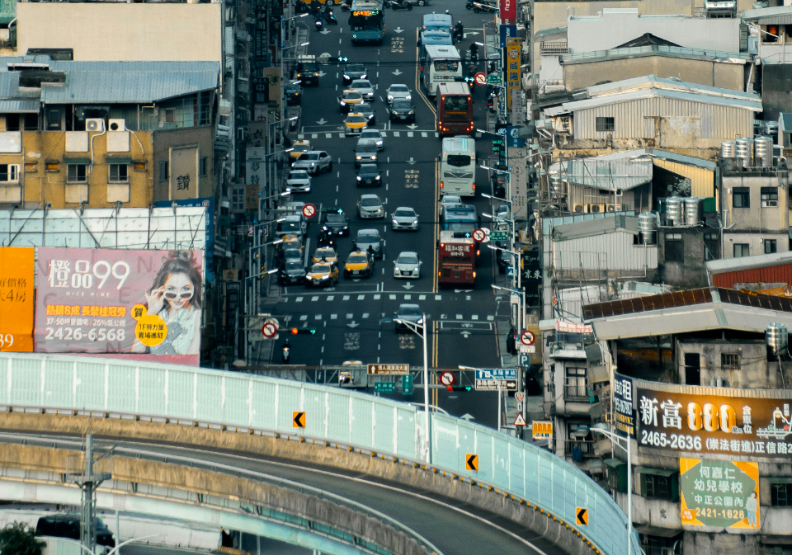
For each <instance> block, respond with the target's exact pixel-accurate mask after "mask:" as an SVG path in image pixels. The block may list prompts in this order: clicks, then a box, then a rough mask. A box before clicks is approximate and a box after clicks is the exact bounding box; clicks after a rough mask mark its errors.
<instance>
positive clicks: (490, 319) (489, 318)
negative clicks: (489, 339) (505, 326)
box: [487, 316, 495, 322]
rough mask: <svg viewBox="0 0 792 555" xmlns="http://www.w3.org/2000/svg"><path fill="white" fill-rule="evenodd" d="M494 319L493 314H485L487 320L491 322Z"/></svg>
mask: <svg viewBox="0 0 792 555" xmlns="http://www.w3.org/2000/svg"><path fill="white" fill-rule="evenodd" d="M494 319H495V316H487V320H489V321H490V322H492V321H493V320H494Z"/></svg>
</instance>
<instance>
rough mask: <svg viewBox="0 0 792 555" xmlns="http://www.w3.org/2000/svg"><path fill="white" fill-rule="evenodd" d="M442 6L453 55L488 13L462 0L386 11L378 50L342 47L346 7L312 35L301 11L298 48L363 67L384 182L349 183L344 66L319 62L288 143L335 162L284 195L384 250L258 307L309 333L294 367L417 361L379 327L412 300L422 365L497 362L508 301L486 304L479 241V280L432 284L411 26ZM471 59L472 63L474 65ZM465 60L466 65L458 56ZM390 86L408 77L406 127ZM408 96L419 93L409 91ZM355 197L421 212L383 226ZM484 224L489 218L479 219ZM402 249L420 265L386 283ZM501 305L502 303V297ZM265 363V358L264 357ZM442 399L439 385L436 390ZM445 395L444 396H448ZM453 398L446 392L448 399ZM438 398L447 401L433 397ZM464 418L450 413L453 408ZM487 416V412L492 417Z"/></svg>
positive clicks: (342, 249)
mask: <svg viewBox="0 0 792 555" xmlns="http://www.w3.org/2000/svg"><path fill="white" fill-rule="evenodd" d="M446 10H448V11H449V12H450V13H451V14H452V16H453V18H454V22H456V21H460V20H461V21H462V23H463V25H464V27H465V39H464V40H463V41H461V42H460V43H458V44H457V47H458V48H459V50H460V53H461V54H463V56H464V52H465V51H466V50H467V49H468V48H469V46H470V44H471V42H473V41H474V40H475V41H479V42H480V41H482V39H483V32H482V26H483V23H484V20H485V18H486V17H488V16H486V15H482V14H474V13H473V12H472V11H468V10H465V8H464V5H463V4H462V3H459V2H452V1H449V0H436V1H435V2H433V3H432V5H430V6H425V7H422V8H419V7H416V8H415V9H413V10H411V11H406V10H399V11H393V10H385V12H386V13H385V15H386V20H385V21H386V36H385V41H384V43H383V44H382V46H378V45H359V46H352V45H351V42H350V36H349V26H348V25H347V21H346V20H347V19H348V12H344V11H342V10H341V9H340V8H339V7H337V6H336V8H335V10H334V11H335V12H336V16H337V17H338V19H339V25H337V26H335V25H332V26H328V25H325V28H324V30H323V31H322V32H317V31H316V30H314V29H313V28H312V27H313V22H314V20H313V18H311V17H308V18H304V19H302V20H300V21H301V23H305V24H306V25H308V26H309V27H311V30H310V46H309V47H308V49H307V50H308V53H309V54H313V55H316V56H317V57H318V56H320V55H322V54H325V55H330V56H344V57H347V58H348V59H349V62H350V63H362V64H364V65H365V66H366V68H367V70H368V78H369V80H370V81H371V82H372V84H373V86H374V87H375V94H376V100H375V101H374V102H373V107H374V110H375V113H376V128H377V129H380V130H381V131H382V132H383V134H384V136H385V148H384V150H383V151H382V152H380V154H379V159H380V163H379V166H380V170H381V173H382V186H381V187H379V188H375V189H368V188H367V189H359V188H358V187H357V186H356V181H355V169H354V163H353V162H354V148H355V144H356V142H357V139H356V138H345V137H344V134H343V119H344V117H345V116H344V115H343V114H341V112H340V109H339V103H338V101H337V97H339V96H340V95H341V92H342V91H343V90H344V88H345V87H344V85H343V82H342V77H343V64H341V65H335V64H330V65H326V66H322V74H320V79H319V86H318V87H308V88H305V89H304V95H303V100H302V115H301V121H300V123H301V126H300V129H299V134H298V135H292V136H291V137H290V138H291V139H307V140H309V141H311V144H312V146H313V148H314V149H318V150H325V151H327V152H328V153H329V154H330V155H331V156H332V158H333V169H332V171H331V172H329V173H324V174H321V175H319V176H316V177H315V178H314V183H313V189H312V191H311V192H310V193H308V194H295V195H294V199H293V200H297V201H304V202H310V203H313V204H315V205H316V206H317V207H319V206H321V207H322V208H325V209H326V208H341V209H343V210H344V212H345V213H346V214H347V216H348V217H349V219H350V232H351V233H350V235H351V236H354V235H355V234H356V232H357V230H358V229H363V228H374V229H377V230H378V231H379V232H380V234H381V236H382V238H383V243H384V257H383V259H382V260H378V261H377V262H376V268H375V273H374V276H373V277H372V278H370V279H361V280H348V279H344V278H343V277H341V280H340V281H339V283H338V285H336V286H335V287H332V288H329V289H323V290H322V289H306V288H305V287H304V286H290V287H286V288H283V289H282V291H281V295H280V298H279V300H278V302H277V303H276V304H274V305H273V304H269V305H268V306H266V310H267V311H268V312H271V313H272V314H273V315H277V316H278V318H279V320H280V321H281V322H282V324H281V325H282V326H283V325H285V326H288V327H294V326H296V327H310V328H314V329H316V330H317V331H316V335H297V336H290V338H289V340H290V343H291V345H292V353H291V354H292V357H291V363H292V364H308V365H339V364H341V363H342V362H344V361H349V360H356V361H362V362H363V363H376V362H382V363H409V364H410V365H412V366H421V365H422V364H423V344H422V341H421V338H420V337H418V336H416V335H415V334H413V333H399V334H397V333H395V331H394V324H393V323H382V324H381V323H380V320H381V319H382V318H383V317H386V318H387V317H393V314H394V312H395V311H396V310H397V309H398V307H399V305H400V304H401V303H417V304H419V305H420V306H421V308H422V309H423V311H424V312H425V313H426V314H427V317H428V318H427V319H428V331H429V343H428V358H429V365H430V367H433V368H452V369H456V368H457V366H458V365H460V364H464V365H467V366H478V367H500V366H501V362H500V355H501V353H500V350H499V347H498V341H497V333H498V332H499V333H500V334H501V335H502V334H504V333H505V332H506V331H507V329H508V325H509V324H508V319H507V314H508V305H503V306H500V309H498V304H499V303H497V302H496V297H495V296H494V295H493V290H492V288H491V287H490V285H491V283H493V280H494V276H495V274H496V273H497V270H496V269H494V266H493V258H492V256H491V254H490V253H491V251H490V250H489V249H487V248H482V249H481V251H482V252H481V257H480V264H479V267H478V268H477V281H476V285H475V287H474V288H471V289H454V288H450V289H447V288H443V287H439V286H438V283H437V269H436V245H437V241H438V238H439V225H438V223H439V222H438V212H437V207H438V200H439V191H438V179H437V173H438V168H439V161H438V160H439V156H440V153H441V140H440V138H439V137H438V135H437V133H436V131H435V129H436V114H435V108H434V105H433V102H432V99H430V98H427V97H426V96H425V95H424V93H423V92H422V91H421V90H420V88H419V87H418V74H419V71H420V69H419V68H420V61H419V57H418V48H417V46H416V45H417V32H418V27H419V26H420V24H421V19H422V16H423V15H424V14H425V13H431V12H437V13H443V12H445V11H446ZM480 64H481V63H480ZM463 65H464V67H467V66H466V64H464V63H463ZM394 83H401V84H406V85H408V86H409V87H410V89H411V90H412V93H413V99H414V100H415V104H416V122H415V124H414V125H413V124H404V123H400V124H396V123H394V124H391V123H389V122H388V114H387V112H386V106H387V103H386V98H385V97H386V95H385V91H386V89H387V88H388V87H389V86H390V85H391V84H394ZM416 93H418V94H416ZM473 94H474V107H475V121H476V126H477V128H482V127H484V126H485V125H486V110H487V107H486V99H485V92H484V90H483V88H482V87H477V90H475V91H474V93H473ZM489 151H491V142H490V141H486V140H485V138H478V139H477V157H478V158H479V160H482V159H483V158H484V157H486V156H487V154H488V152H489ZM476 183H477V192H479V193H480V192H486V193H491V190H490V185H489V177H488V175H487V172H486V170H481V169H478V170H477V173H476ZM363 193H374V194H377V195H379V196H380V198H381V199H382V200H383V202H384V203H385V209H386V212H387V214H388V215H390V214H391V213H392V212H393V211H394V210H395V209H396V208H397V207H400V206H409V207H412V208H414V209H415V210H416V212H417V213H418V214H419V221H420V225H419V229H418V231H417V232H411V231H398V232H395V231H392V230H391V221H390V220H391V219H390V217H387V218H385V219H383V220H366V221H362V220H360V219H359V218H358V217H357V213H356V209H355V207H356V203H357V200H358V198H359V197H360V195H361V194H363ZM472 202H474V204H475V205H476V207H477V209H478V212H479V214H481V213H482V212H487V213H491V211H492V207H491V206H490V204H489V201H488V199H485V198H482V197H481V196H480V194H479V195H478V196H477V197H476V199H475V201H472ZM316 220H317V218H314V222H313V224H312V225H311V226H310V228H309V233H308V236H309V239H308V241H307V245H306V247H307V248H306V253H307V254H308V255H309V256H310V255H311V254H312V253H313V250H314V248H315V247H316V243H317V234H318V231H319V225H318V221H316ZM482 220H483V221H482V224H486V223H487V220H486V219H484V218H482ZM351 249H352V239H350V238H346V237H345V238H341V239H340V240H339V242H338V252H339V262H340V265H341V267H342V268H343V262H344V261H345V260H346V257H347V255H348V254H349V252H350V251H351ZM402 251H416V252H417V253H418V254H419V256H420V259H421V261H422V266H421V277H420V279H418V280H403V279H394V277H393V261H394V260H395V259H396V258H397V256H398V255H399V253H400V252H402ZM500 304H502V303H500ZM504 328H506V329H504ZM283 338H284V335H283V334H281V340H280V341H279V342H278V343H277V344H276V348H275V349H274V360H273V362H276V363H278V362H280V349H279V347H280V345H281V344H282V342H283ZM262 362H267V361H262ZM441 393H442V394H443V395H446V392H445V391H443V392H441ZM452 397H453V395H452ZM451 401H452V402H451V404H452V405H453V399H452V400H451ZM441 405H443V406H444V408H447V407H446V406H445V405H444V404H443V403H442V402H441ZM461 414H463V412H462V413H460V415H461ZM492 416H493V417H494V414H493V415H492Z"/></svg>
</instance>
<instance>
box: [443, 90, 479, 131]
mask: <svg viewBox="0 0 792 555" xmlns="http://www.w3.org/2000/svg"><path fill="white" fill-rule="evenodd" d="M435 98H436V100H437V132H438V133H440V137H446V136H452V137H453V136H454V135H473V130H474V127H473V97H472V96H471V95H470V86H468V84H467V83H465V82H461V83H460V82H453V83H438V84H437V96H436V97H435Z"/></svg>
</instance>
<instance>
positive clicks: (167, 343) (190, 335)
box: [132, 251, 202, 355]
mask: <svg viewBox="0 0 792 555" xmlns="http://www.w3.org/2000/svg"><path fill="white" fill-rule="evenodd" d="M163 260H164V263H163V264H162V267H161V268H160V270H159V272H157V275H156V276H155V278H154V282H153V283H152V285H151V289H149V290H148V291H144V292H143V295H144V296H145V297H146V308H147V313H148V315H149V316H152V315H156V316H159V317H160V318H162V320H163V321H164V322H165V324H166V325H167V335H166V337H165V340H164V341H162V342H161V343H159V344H158V345H155V346H151V347H147V346H146V345H144V344H143V343H141V342H140V341H137V340H136V341H135V344H134V346H133V347H132V352H133V353H150V354H153V355H197V354H199V350H200V339H201V294H202V291H201V274H200V272H199V271H198V269H197V268H196V267H195V265H194V261H193V253H192V252H191V251H171V252H170V253H169V255H168V258H166V259H163Z"/></svg>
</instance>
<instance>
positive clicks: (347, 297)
mask: <svg viewBox="0 0 792 555" xmlns="http://www.w3.org/2000/svg"><path fill="white" fill-rule="evenodd" d="M341 300H342V301H348V300H349V295H344V296H343V298H342V299H341Z"/></svg>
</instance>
